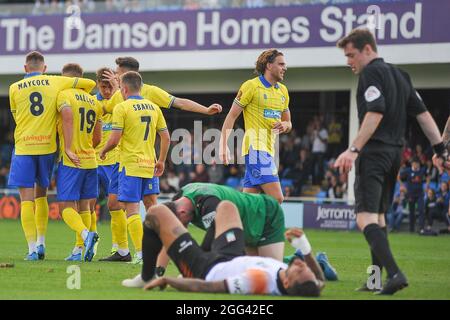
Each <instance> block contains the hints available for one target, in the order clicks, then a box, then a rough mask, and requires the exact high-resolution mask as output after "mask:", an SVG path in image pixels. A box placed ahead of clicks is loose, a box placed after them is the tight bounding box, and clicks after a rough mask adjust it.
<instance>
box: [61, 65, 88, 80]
mask: <svg viewBox="0 0 450 320" xmlns="http://www.w3.org/2000/svg"><path fill="white" fill-rule="evenodd" d="M62 74H63V75H69V76H72V77H82V76H83V68H82V67H81V66H80V65H79V64H78V63H67V64H65V65H64V67H63V68H62Z"/></svg>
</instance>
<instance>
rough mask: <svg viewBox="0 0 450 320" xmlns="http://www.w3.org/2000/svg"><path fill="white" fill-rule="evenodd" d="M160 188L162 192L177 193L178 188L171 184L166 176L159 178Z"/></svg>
mask: <svg viewBox="0 0 450 320" xmlns="http://www.w3.org/2000/svg"><path fill="white" fill-rule="evenodd" d="M159 189H160V191H161V193H176V192H177V191H178V190H177V189H175V188H174V187H172V186H171V185H169V183H168V182H167V179H166V178H162V179H160V180H159Z"/></svg>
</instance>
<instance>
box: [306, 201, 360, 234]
mask: <svg viewBox="0 0 450 320" xmlns="http://www.w3.org/2000/svg"><path fill="white" fill-rule="evenodd" d="M303 228H313V229H334V230H336V229H337V230H355V229H356V214H355V207H354V206H349V205H342V204H316V203H305V204H304V207H303Z"/></svg>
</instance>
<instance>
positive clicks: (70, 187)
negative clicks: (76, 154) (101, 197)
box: [56, 161, 98, 201]
mask: <svg viewBox="0 0 450 320" xmlns="http://www.w3.org/2000/svg"><path fill="white" fill-rule="evenodd" d="M56 188H57V189H56V191H57V195H56V199H57V200H58V201H78V200H82V199H96V198H97V197H98V178H97V169H80V168H73V167H67V166H65V165H64V164H63V163H62V161H61V162H60V163H59V165H58V175H57V179H56Z"/></svg>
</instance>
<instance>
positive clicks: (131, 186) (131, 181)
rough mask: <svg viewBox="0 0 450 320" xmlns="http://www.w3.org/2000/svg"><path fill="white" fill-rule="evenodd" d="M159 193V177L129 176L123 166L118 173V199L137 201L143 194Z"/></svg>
mask: <svg viewBox="0 0 450 320" xmlns="http://www.w3.org/2000/svg"><path fill="white" fill-rule="evenodd" d="M150 194H159V178H158V177H153V178H139V177H130V176H127V175H126V173H125V168H123V169H122V171H121V172H120V173H119V193H118V198H117V199H118V200H119V201H122V202H139V201H141V200H142V199H143V198H144V196H147V195H150Z"/></svg>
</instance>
